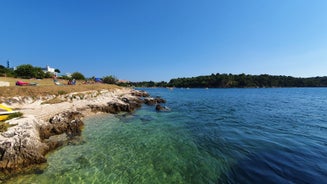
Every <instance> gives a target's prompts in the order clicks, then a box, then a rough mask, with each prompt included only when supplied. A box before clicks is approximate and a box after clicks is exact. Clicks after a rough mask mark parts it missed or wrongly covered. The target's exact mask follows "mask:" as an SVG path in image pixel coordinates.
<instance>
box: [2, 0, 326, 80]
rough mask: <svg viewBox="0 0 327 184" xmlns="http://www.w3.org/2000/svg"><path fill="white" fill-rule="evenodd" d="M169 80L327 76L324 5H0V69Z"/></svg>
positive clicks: (271, 0) (211, 1) (321, 0)
mask: <svg viewBox="0 0 327 184" xmlns="http://www.w3.org/2000/svg"><path fill="white" fill-rule="evenodd" d="M8 59H9V60H10V62H11V65H12V66H17V65H21V64H32V65H34V66H42V67H43V66H45V65H47V64H48V65H50V66H51V67H54V68H58V69H60V70H61V72H62V73H66V72H75V71H79V72H81V73H83V74H84V75H85V76H87V77H91V76H97V77H103V76H106V75H115V76H116V77H117V78H119V79H127V80H131V81H143V80H146V81H148V80H153V81H161V80H164V81H169V80H170V79H171V78H176V77H191V76H198V75H210V74H211V73H233V74H240V73H246V74H273V75H291V76H301V77H308V76H327V1H326V0H0V64H1V65H6V61H7V60H8Z"/></svg>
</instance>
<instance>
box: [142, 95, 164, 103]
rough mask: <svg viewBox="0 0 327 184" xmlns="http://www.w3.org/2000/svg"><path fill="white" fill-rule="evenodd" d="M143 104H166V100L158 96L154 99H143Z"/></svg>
mask: <svg viewBox="0 0 327 184" xmlns="http://www.w3.org/2000/svg"><path fill="white" fill-rule="evenodd" d="M144 103H145V104H146V105H156V104H160V103H166V100H165V99H163V98H161V97H159V96H157V97H155V98H151V97H148V98H144Z"/></svg>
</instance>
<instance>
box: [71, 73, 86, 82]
mask: <svg viewBox="0 0 327 184" xmlns="http://www.w3.org/2000/svg"><path fill="white" fill-rule="evenodd" d="M71 78H73V79H76V80H85V77H84V75H83V74H81V73H79V72H74V73H73V74H72V77H71Z"/></svg>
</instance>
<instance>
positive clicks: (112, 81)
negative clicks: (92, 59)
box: [102, 75, 118, 84]
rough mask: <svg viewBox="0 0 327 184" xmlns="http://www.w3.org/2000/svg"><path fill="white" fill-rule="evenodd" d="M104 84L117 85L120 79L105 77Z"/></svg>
mask: <svg viewBox="0 0 327 184" xmlns="http://www.w3.org/2000/svg"><path fill="white" fill-rule="evenodd" d="M102 81H103V83H106V84H116V83H117V81H118V79H117V78H116V77H115V76H112V75H110V76H106V77H103V79H102Z"/></svg>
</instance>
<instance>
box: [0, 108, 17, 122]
mask: <svg viewBox="0 0 327 184" xmlns="http://www.w3.org/2000/svg"><path fill="white" fill-rule="evenodd" d="M12 113H14V111H13V110H12V109H11V108H9V107H6V106H4V105H2V104H0V121H3V120H6V119H7V118H8V116H9V114H12Z"/></svg>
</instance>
